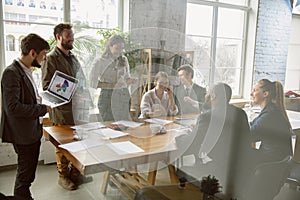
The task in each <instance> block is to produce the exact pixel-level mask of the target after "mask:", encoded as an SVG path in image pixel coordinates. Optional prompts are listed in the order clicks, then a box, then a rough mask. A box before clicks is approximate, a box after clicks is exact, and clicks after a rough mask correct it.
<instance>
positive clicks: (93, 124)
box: [71, 122, 105, 131]
mask: <svg viewBox="0 0 300 200" xmlns="http://www.w3.org/2000/svg"><path fill="white" fill-rule="evenodd" d="M100 128H105V126H104V125H103V124H102V123H101V122H91V123H87V124H81V125H77V126H71V129H74V130H79V129H83V130H86V131H89V130H94V129H100Z"/></svg>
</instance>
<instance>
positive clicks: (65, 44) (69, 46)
mask: <svg viewBox="0 0 300 200" xmlns="http://www.w3.org/2000/svg"><path fill="white" fill-rule="evenodd" d="M61 46H62V47H63V48H64V49H65V50H72V49H73V42H72V43H70V44H69V41H67V40H65V39H64V38H63V39H62V41H61Z"/></svg>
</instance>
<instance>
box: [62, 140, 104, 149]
mask: <svg viewBox="0 0 300 200" xmlns="http://www.w3.org/2000/svg"><path fill="white" fill-rule="evenodd" d="M102 144H103V142H102V141H99V140H92V139H86V140H81V141H77V142H71V143H67V144H61V145H59V147H61V148H63V149H66V150H68V151H70V152H78V151H82V150H86V149H89V148H93V147H97V146H100V145H102Z"/></svg>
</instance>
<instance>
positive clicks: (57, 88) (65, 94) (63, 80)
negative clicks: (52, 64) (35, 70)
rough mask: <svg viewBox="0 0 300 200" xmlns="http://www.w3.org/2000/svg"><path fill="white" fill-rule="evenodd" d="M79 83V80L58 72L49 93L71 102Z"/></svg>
mask: <svg viewBox="0 0 300 200" xmlns="http://www.w3.org/2000/svg"><path fill="white" fill-rule="evenodd" d="M77 83H78V80H77V79H75V78H73V77H71V76H68V75H66V74H64V73H62V72H60V71H56V72H55V73H54V75H53V78H52V80H51V83H50V85H49V87H48V91H49V92H51V93H53V94H56V95H58V96H59V97H61V98H63V99H65V100H68V101H69V100H70V99H71V98H72V95H73V93H74V91H75V89H76V86H77Z"/></svg>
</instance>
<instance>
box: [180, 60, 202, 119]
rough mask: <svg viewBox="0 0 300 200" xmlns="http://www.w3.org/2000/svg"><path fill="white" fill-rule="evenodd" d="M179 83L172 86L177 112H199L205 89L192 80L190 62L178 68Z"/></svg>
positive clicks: (192, 72)
mask: <svg viewBox="0 0 300 200" xmlns="http://www.w3.org/2000/svg"><path fill="white" fill-rule="evenodd" d="M177 72H178V77H179V80H180V84H179V85H178V86H176V87H175V88H174V96H175V104H176V105H177V106H178V109H179V111H178V113H179V114H190V113H197V114H199V113H200V111H201V110H202V105H203V103H204V101H205V94H206V89H205V88H203V87H201V86H199V85H198V84H196V83H194V82H193V77H194V70H193V68H192V66H191V65H190V64H184V65H181V66H180V67H179V68H178V69H177Z"/></svg>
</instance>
